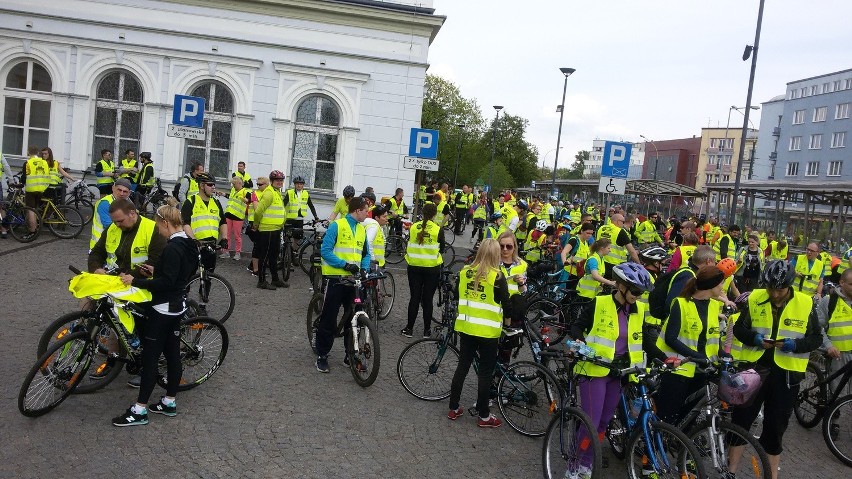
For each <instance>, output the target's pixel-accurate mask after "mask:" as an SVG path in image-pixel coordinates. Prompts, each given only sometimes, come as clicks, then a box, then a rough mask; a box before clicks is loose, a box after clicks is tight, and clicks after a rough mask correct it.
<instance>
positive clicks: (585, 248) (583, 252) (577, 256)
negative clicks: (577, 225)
mask: <svg viewBox="0 0 852 479" xmlns="http://www.w3.org/2000/svg"><path fill="white" fill-rule="evenodd" d="M575 238H577V248H576V251H571V256H572V257H573V258H574V261H573V263H574V264H569V263H565V265H564V266H563V267H562V269H564V270H565V271H567V272H568V274H570V275H572V276H580V272H579V271H578V270H577V260H583V261H585V260H586V258H588V257H589V255H590V254H591V253H592V251H591V249H590V248H589V243H588V241H583V240H581V239H580V237H579V236H575ZM569 241H570V240H569Z"/></svg>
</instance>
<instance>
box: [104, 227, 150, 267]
mask: <svg viewBox="0 0 852 479" xmlns="http://www.w3.org/2000/svg"><path fill="white" fill-rule="evenodd" d="M139 218H140V220H141V221H140V222H139V228H138V229H137V230H136V236H134V237H133V244H132V245H131V246H130V267H131V268H135V267H137V266H139V265H140V264H142V263H144V262H146V261H148V247H149V246H150V245H151V239H152V238H153V237H154V235H155V234H156V231H157V224H156V223H154V222H153V221H152V220H149V219H148V218H145V217H144V216H140V217H139ZM106 235H107V236H106V243H105V244H104V246H105V247H106V253H107V259H106V264H107V266H109V267H112V268H118V256H116V254H115V252H116V250H118V244H119V243H120V242H121V228H119V227H118V226H116V225H115V223H113V224H111V225H109V228H108V229H107V232H106Z"/></svg>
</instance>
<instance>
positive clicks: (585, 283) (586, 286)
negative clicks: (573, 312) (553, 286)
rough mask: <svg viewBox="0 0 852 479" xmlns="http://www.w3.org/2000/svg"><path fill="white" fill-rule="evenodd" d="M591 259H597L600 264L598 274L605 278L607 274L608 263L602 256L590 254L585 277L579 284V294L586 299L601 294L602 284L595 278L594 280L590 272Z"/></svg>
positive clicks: (585, 268) (585, 267)
mask: <svg viewBox="0 0 852 479" xmlns="http://www.w3.org/2000/svg"><path fill="white" fill-rule="evenodd" d="M591 258H594V259H596V260H597V262H598V274H600V275H601V276H603V275H604V274H605V273H606V263H604V261H603V259H602V258H601V257H600V255H599V254H597V253H592V254H590V255H589V258H588V259H587V260H586V264H585V266H584V268H583V269H584V271H583V272H584V274H583V277H582V278H580V281H579V282H578V283H577V294H578V295H580V296H582V297H584V298H594V297H595V296H597V294H598V293H600V292H601V283H599V282H598V280H596V279H595V278H592V275H591V272H590V271H589V259H591Z"/></svg>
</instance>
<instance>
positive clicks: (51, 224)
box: [44, 205, 83, 239]
mask: <svg viewBox="0 0 852 479" xmlns="http://www.w3.org/2000/svg"><path fill="white" fill-rule="evenodd" d="M54 207H55V208H56V211H51V212H48V215H49V216H55V215H56V213H57V212H58V213H59V217H58V218H50V217H48V218H47V219H46V220H45V221H44V223H45V224H47V228H48V229H49V230H50V232H51V233H53V234H54V235H56V236H57V237H58V238H62V239H71V238H76V237H77V236H79V235H80V233H82V232H83V216H82V215H80V213H79V212H78V211H77V210H75V209H74V208H72V207H70V206H64V205H62V206H55V205H54Z"/></svg>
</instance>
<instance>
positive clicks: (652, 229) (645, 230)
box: [636, 220, 658, 244]
mask: <svg viewBox="0 0 852 479" xmlns="http://www.w3.org/2000/svg"><path fill="white" fill-rule="evenodd" d="M657 236H658V234H657V227H656V226H655V225H654V223H652V222H651V221H650V220H645V221H643V222H641V223H639V226H637V227H636V240H637V241H639V244H642V243H653V242H654V240H655V238H656V237H657Z"/></svg>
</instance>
